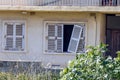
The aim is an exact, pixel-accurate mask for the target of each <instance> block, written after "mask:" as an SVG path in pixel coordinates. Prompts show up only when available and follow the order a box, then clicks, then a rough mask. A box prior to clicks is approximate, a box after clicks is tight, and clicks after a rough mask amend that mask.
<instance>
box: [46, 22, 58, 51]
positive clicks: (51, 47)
mask: <svg viewBox="0 0 120 80" xmlns="http://www.w3.org/2000/svg"><path fill="white" fill-rule="evenodd" d="M55 30H56V28H55V25H54V24H49V25H48V36H47V39H48V52H54V51H55V49H56V48H55V45H56V44H55V38H56V36H55Z"/></svg>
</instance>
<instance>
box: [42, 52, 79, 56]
mask: <svg viewBox="0 0 120 80" xmlns="http://www.w3.org/2000/svg"><path fill="white" fill-rule="evenodd" d="M44 54H45V55H70V56H76V54H80V53H67V52H66V53H54V52H53V53H52V52H50V53H49V52H44Z"/></svg>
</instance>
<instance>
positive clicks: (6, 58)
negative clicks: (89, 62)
mask: <svg viewBox="0 0 120 80" xmlns="http://www.w3.org/2000/svg"><path fill="white" fill-rule="evenodd" d="M119 20H120V0H0V45H1V46H0V61H1V64H0V66H1V65H2V62H6V63H9V62H41V63H43V64H44V66H47V64H50V65H51V66H57V67H65V66H66V65H67V63H68V61H69V60H72V59H74V58H75V56H76V53H83V52H85V49H86V46H88V45H92V46H95V45H98V44H100V43H101V42H104V43H107V44H109V47H108V49H109V50H111V52H108V53H107V55H112V56H116V54H115V52H116V51H117V50H120V22H119Z"/></svg>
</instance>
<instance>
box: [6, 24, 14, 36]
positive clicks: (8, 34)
mask: <svg viewBox="0 0 120 80" xmlns="http://www.w3.org/2000/svg"><path fill="white" fill-rule="evenodd" d="M6 35H7V36H11V35H13V25H12V24H7V34H6Z"/></svg>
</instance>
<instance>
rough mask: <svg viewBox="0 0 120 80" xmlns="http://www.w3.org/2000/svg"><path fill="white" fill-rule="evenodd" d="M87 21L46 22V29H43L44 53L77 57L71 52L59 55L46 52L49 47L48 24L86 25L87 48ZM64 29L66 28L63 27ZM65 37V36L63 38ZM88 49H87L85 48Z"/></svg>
mask: <svg viewBox="0 0 120 80" xmlns="http://www.w3.org/2000/svg"><path fill="white" fill-rule="evenodd" d="M87 23H88V22H87V21H83V22H82V21H80V22H78V21H44V28H43V53H44V54H53V55H54V54H55V55H59V54H61V55H62V54H63V55H66V54H67V55H69V54H70V55H76V54H75V53H69V52H62V53H57V52H47V51H46V47H47V43H46V41H47V40H46V36H47V30H48V29H47V24H63V25H80V24H84V25H85V47H86V45H87V41H88V40H87V34H88V30H87ZM63 28H64V27H63ZM63 37H64V36H63ZM85 49H86V48H85Z"/></svg>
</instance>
